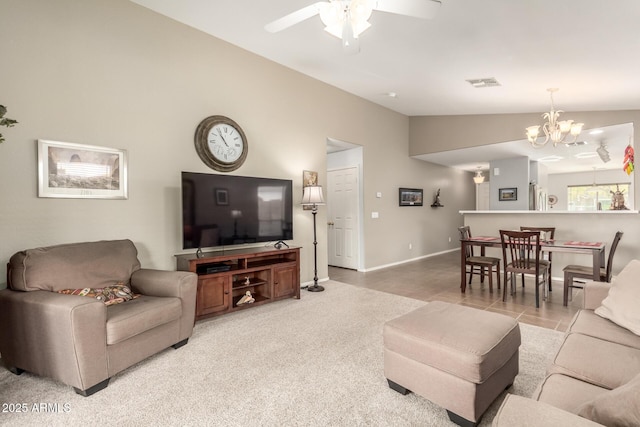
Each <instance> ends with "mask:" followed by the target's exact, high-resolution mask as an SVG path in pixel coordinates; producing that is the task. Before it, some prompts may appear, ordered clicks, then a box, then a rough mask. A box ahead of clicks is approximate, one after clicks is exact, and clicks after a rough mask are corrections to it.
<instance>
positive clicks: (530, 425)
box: [491, 394, 600, 427]
mask: <svg viewBox="0 0 640 427" xmlns="http://www.w3.org/2000/svg"><path fill="white" fill-rule="evenodd" d="M491 425H492V426H493V427H514V426H518V427H549V426H571V427H597V426H599V425H600V424H596V423H594V422H593V421H589V420H587V419H584V418H580V417H577V416H576V415H575V414H572V413H571V412H567V411H563V410H562V409H559V408H556V407H554V406H551V405H549V404H547V403H544V402H538V401H535V400H532V399H528V398H526V397H522V396H517V395H515V394H507V396H506V397H505V398H504V401H503V402H502V405H500V408H499V409H498V413H497V414H496V416H495V418H494V419H493V421H492V423H491Z"/></svg>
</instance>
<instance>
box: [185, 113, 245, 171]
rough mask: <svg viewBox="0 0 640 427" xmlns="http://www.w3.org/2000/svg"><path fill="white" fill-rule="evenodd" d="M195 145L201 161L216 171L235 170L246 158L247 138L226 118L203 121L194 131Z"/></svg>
mask: <svg viewBox="0 0 640 427" xmlns="http://www.w3.org/2000/svg"><path fill="white" fill-rule="evenodd" d="M195 144H196V151H197V152H198V155H199V156H200V158H201V159H202V161H203V162H204V163H205V164H206V165H207V166H209V167H211V168H213V169H215V170H218V171H223V172H228V171H232V170H235V169H237V168H239V167H240V166H241V165H242V163H244V161H245V159H246V157H247V150H248V145H247V138H246V136H245V135H244V132H243V131H242V129H241V128H240V126H238V124H237V123H236V122H234V121H233V120H231V119H230V118H228V117H224V116H211V117H207V118H206V119H204V120H203V121H202V122H201V123H200V124H199V125H198V128H197V129H196V135H195Z"/></svg>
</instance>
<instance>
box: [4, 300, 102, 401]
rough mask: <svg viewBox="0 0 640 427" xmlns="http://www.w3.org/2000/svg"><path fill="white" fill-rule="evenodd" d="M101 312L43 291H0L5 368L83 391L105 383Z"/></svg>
mask: <svg viewBox="0 0 640 427" xmlns="http://www.w3.org/2000/svg"><path fill="white" fill-rule="evenodd" d="M106 321H107V308H106V306H105V305H104V303H102V302H101V301H98V300H96V299H94V298H88V297H83V296H77V295H63V294H58V293H56V292H49V291H30V292H22V291H13V290H10V289H4V290H2V291H0V325H2V327H1V328H0V353H2V358H3V359H4V361H5V362H6V364H7V365H9V366H13V367H16V368H20V369H22V370H25V371H28V372H32V373H35V374H38V375H43V376H48V377H51V378H54V379H57V380H59V381H61V382H63V383H65V384H68V385H71V386H73V387H76V388H77V389H79V390H86V389H88V388H89V387H92V386H94V385H95V384H97V383H99V382H101V381H104V380H105V379H107V378H109V376H108V367H107V351H106V347H107V336H106Z"/></svg>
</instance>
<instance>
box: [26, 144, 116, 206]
mask: <svg viewBox="0 0 640 427" xmlns="http://www.w3.org/2000/svg"><path fill="white" fill-rule="evenodd" d="M127 157H128V155H127V151H126V150H123V149H117V148H108V147H102V146H97V145H86V144H76V143H72V142H60V141H49V140H44V139H39V140H38V197H54V198H70V199H127V198H128V197H129V196H128V182H127V177H128V170H127V167H128V166H127Z"/></svg>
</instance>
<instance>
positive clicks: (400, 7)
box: [374, 0, 441, 19]
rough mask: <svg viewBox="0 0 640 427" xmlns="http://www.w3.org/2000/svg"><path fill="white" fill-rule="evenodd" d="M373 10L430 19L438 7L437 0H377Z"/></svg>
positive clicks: (438, 2)
mask: <svg viewBox="0 0 640 427" xmlns="http://www.w3.org/2000/svg"><path fill="white" fill-rule="evenodd" d="M376 3H377V4H376V6H375V7H374V9H375V10H379V11H382V12H389V13H396V14H399V15H407V16H415V17H416V18H422V19H432V18H433V17H434V16H435V15H436V13H437V12H438V10H439V9H440V4H441V2H440V1H439V0H377V2H376Z"/></svg>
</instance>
